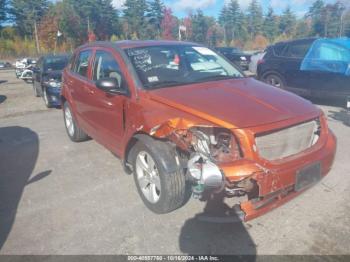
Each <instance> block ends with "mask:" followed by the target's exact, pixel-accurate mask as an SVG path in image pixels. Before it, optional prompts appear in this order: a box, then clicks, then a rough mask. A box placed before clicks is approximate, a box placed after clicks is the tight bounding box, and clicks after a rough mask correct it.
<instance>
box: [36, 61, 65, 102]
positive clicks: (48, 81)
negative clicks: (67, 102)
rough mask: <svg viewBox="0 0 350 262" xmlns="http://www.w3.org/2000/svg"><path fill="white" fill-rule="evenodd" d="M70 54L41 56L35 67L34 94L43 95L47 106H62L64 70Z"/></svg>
mask: <svg viewBox="0 0 350 262" xmlns="http://www.w3.org/2000/svg"><path fill="white" fill-rule="evenodd" d="M68 60H69V55H67V54H60V55H45V56H42V57H40V58H39V60H38V62H37V65H36V67H35V68H34V69H33V90H34V95H35V96H37V97H39V96H42V97H43V99H44V102H45V105H46V106H47V107H54V106H60V91H61V82H62V71H63V69H64V68H65V67H66V65H67V64H68Z"/></svg>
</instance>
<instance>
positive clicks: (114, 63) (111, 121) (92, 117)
mask: <svg viewBox="0 0 350 262" xmlns="http://www.w3.org/2000/svg"><path fill="white" fill-rule="evenodd" d="M123 63H124V62H123V60H122V58H121V56H120V55H119V54H118V53H117V51H111V50H109V49H104V48H102V47H101V48H96V50H95V54H94V59H93V63H92V70H91V74H92V75H91V80H92V81H89V82H87V83H86V88H85V89H84V96H83V97H84V108H85V110H84V112H83V117H84V119H87V121H88V122H89V123H91V124H92V125H93V128H94V129H95V132H94V134H95V137H94V138H95V139H96V140H97V141H99V142H100V143H101V144H103V145H104V146H105V147H107V148H108V149H110V150H111V151H112V152H115V153H117V154H118V153H119V152H120V151H119V150H120V149H121V143H120V141H121V140H122V137H123V135H124V122H125V120H124V115H125V114H124V110H125V106H126V102H127V100H128V97H127V96H124V95H115V94H109V93H106V92H104V91H102V90H100V89H98V88H97V87H96V81H98V80H99V79H103V78H116V79H117V80H118V82H119V83H120V84H121V85H122V86H123V88H127V86H126V82H125V80H124V79H125V77H124V75H125V73H126V72H122V68H125V67H124V66H122V65H123Z"/></svg>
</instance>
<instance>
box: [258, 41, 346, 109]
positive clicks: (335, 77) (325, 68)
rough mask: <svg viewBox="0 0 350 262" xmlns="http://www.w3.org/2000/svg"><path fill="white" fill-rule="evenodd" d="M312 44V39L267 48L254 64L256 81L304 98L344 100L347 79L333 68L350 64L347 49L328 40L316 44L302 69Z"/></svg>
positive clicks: (282, 43) (313, 42)
mask: <svg viewBox="0 0 350 262" xmlns="http://www.w3.org/2000/svg"><path fill="white" fill-rule="evenodd" d="M323 40H327V39H323ZM315 41H317V39H316V38H309V39H300V40H294V41H289V42H280V43H277V44H275V45H272V46H270V47H268V48H267V50H266V54H265V56H264V58H263V59H262V60H260V61H259V64H258V68H257V76H258V79H260V80H262V81H264V82H266V83H268V84H271V85H273V86H275V87H278V88H281V89H286V90H288V91H292V92H294V93H297V94H299V95H302V96H305V97H315V98H332V99H338V100H339V99H342V100H345V99H346V98H347V96H349V95H350V76H349V75H347V74H344V73H339V72H337V68H338V67H340V66H343V65H342V64H344V63H348V64H349V65H350V60H349V61H346V60H348V57H350V50H349V49H347V48H346V47H344V46H341V45H337V44H336V42H334V43H333V42H332V39H330V41H329V43H326V42H325V43H320V44H317V45H315V46H314V48H313V50H312V52H311V53H312V58H311V59H309V60H308V63H309V69H302V64H303V62H304V61H305V60H304V59H305V57H306V55H307V54H308V53H309V51H310V48H311V47H312V46H313V45H314V44H316V43H315ZM325 54H326V55H325ZM327 54H328V56H327ZM343 60H344V61H343ZM310 64H311V66H310ZM345 66H346V65H345ZM342 102H344V101H342Z"/></svg>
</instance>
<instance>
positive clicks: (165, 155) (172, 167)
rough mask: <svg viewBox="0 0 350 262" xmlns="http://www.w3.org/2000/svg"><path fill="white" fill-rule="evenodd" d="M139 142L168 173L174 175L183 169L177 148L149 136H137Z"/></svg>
mask: <svg viewBox="0 0 350 262" xmlns="http://www.w3.org/2000/svg"><path fill="white" fill-rule="evenodd" d="M134 138H136V139H137V140H138V141H141V142H142V143H143V144H145V145H146V146H147V147H148V148H149V149H150V150H151V151H152V152H153V153H154V154H153V156H154V158H156V159H155V160H156V161H157V162H158V163H159V164H160V166H161V167H162V168H163V169H164V171H165V172H166V173H168V174H169V173H174V172H176V171H178V170H179V169H180V168H181V164H180V160H179V157H178V155H177V153H176V150H175V147H173V146H171V144H169V143H166V142H165V141H160V140H156V139H154V138H152V137H150V136H148V135H144V134H137V135H135V136H134Z"/></svg>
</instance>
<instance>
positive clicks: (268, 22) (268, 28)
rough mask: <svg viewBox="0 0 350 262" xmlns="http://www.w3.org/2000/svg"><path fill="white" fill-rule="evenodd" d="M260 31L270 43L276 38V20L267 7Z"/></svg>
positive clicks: (270, 9) (270, 8)
mask: <svg viewBox="0 0 350 262" xmlns="http://www.w3.org/2000/svg"><path fill="white" fill-rule="evenodd" d="M262 31H263V35H264V36H266V37H267V39H268V40H269V41H270V42H272V41H273V40H274V39H275V37H276V36H277V33H278V24H277V18H276V16H275V14H274V11H273V8H272V7H271V6H270V7H269V9H268V11H267V14H266V16H265V18H264V23H263V28H262Z"/></svg>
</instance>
